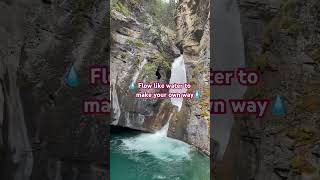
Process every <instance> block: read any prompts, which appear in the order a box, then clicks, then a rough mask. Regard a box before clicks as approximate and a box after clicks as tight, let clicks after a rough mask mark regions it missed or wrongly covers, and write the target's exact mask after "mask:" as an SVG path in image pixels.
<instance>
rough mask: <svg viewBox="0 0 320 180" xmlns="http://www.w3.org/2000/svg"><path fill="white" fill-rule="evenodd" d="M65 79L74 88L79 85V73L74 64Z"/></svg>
mask: <svg viewBox="0 0 320 180" xmlns="http://www.w3.org/2000/svg"><path fill="white" fill-rule="evenodd" d="M65 81H66V84H67V85H68V86H70V87H72V88H74V87H76V86H78V85H79V77H78V73H77V71H76V69H75V68H74V66H72V67H71V69H70V70H69V72H68V75H67V77H66V79H65Z"/></svg>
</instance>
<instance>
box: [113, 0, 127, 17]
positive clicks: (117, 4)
mask: <svg viewBox="0 0 320 180" xmlns="http://www.w3.org/2000/svg"><path fill="white" fill-rule="evenodd" d="M111 9H112V10H116V11H118V12H120V13H122V14H123V15H124V16H129V14H130V13H129V10H128V8H127V7H126V6H125V5H123V4H122V3H121V2H120V1H119V0H111Z"/></svg>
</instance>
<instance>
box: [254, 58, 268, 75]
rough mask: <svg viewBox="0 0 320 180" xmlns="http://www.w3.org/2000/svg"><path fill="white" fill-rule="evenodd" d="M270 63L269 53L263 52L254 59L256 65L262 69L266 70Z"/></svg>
mask: <svg viewBox="0 0 320 180" xmlns="http://www.w3.org/2000/svg"><path fill="white" fill-rule="evenodd" d="M268 64H269V57H268V55H267V54H262V55H260V56H258V57H257V58H256V59H255V61H254V67H255V68H256V69H260V70H261V71H265V69H266V67H267V66H268Z"/></svg>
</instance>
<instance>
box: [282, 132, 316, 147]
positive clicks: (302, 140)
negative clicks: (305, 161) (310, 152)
mask: <svg viewBox="0 0 320 180" xmlns="http://www.w3.org/2000/svg"><path fill="white" fill-rule="evenodd" d="M286 135H287V136H288V137H289V138H291V139H293V140H294V141H295V145H296V146H303V145H308V144H311V143H314V142H315V141H317V139H319V135H317V133H316V132H315V130H313V129H307V128H289V129H288V131H287V134H286Z"/></svg>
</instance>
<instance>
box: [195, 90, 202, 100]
mask: <svg viewBox="0 0 320 180" xmlns="http://www.w3.org/2000/svg"><path fill="white" fill-rule="evenodd" d="M194 98H195V99H196V100H197V101H198V100H200V98H201V93H200V91H199V90H197V91H196V92H195V93H194Z"/></svg>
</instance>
